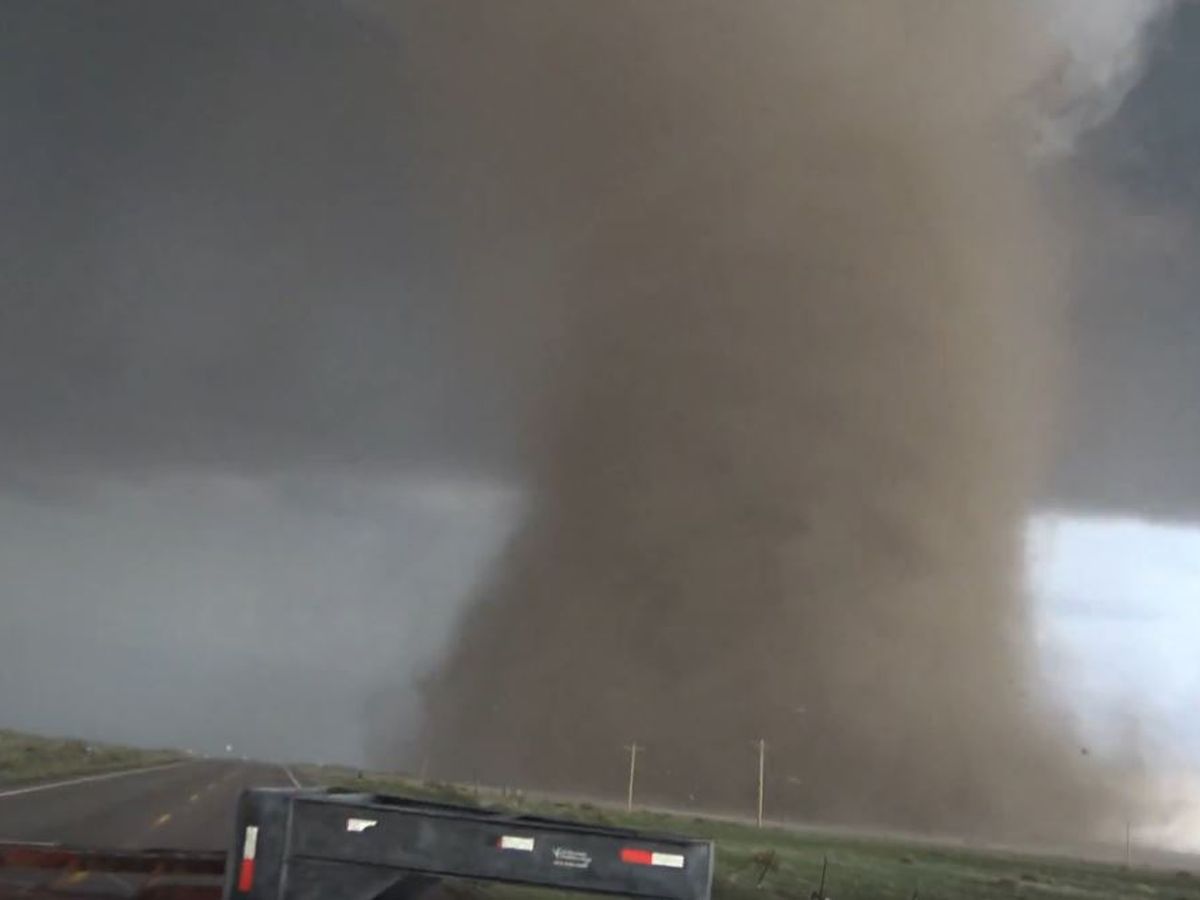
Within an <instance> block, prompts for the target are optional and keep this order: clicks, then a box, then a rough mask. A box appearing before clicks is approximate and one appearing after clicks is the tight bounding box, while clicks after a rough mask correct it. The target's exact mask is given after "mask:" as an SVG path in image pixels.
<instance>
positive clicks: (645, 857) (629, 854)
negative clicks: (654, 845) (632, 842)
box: [621, 847, 654, 866]
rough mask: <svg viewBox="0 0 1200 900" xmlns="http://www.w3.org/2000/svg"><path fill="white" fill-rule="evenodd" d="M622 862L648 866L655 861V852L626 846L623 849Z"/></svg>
mask: <svg viewBox="0 0 1200 900" xmlns="http://www.w3.org/2000/svg"><path fill="white" fill-rule="evenodd" d="M621 862H624V863H632V864H633V865H635V866H648V865H650V864H651V863H652V862H654V854H653V853H651V852H650V851H649V850H635V849H634V848H632V847H626V848H624V849H623V850H622V851H621Z"/></svg>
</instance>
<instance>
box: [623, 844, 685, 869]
mask: <svg viewBox="0 0 1200 900" xmlns="http://www.w3.org/2000/svg"><path fill="white" fill-rule="evenodd" d="M621 862H624V863H629V864H631V865H635V866H667V867H668V868H671V869H682V868H683V857H682V856H680V855H679V854H678V853H654V852H652V851H650V850H637V849H635V848H633V847H626V848H625V849H624V850H622V851H621Z"/></svg>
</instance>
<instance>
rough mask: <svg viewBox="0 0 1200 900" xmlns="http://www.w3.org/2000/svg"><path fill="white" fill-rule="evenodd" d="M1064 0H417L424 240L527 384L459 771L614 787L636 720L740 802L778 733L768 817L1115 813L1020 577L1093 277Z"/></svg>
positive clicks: (398, 13) (431, 697)
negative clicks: (1042, 129) (1038, 151)
mask: <svg viewBox="0 0 1200 900" xmlns="http://www.w3.org/2000/svg"><path fill="white" fill-rule="evenodd" d="M1038 6H1039V5H1037V4H1009V3H970V4H967V3H957V2H937V0H921V2H896V3H881V2H840V3H836V4H835V3H807V4H806V3H794V2H791V0H789V2H757V3H754V4H741V3H730V2H727V0H726V2H712V3H688V4H681V3H672V2H658V3H646V2H644V0H639V2H606V3H604V4H593V5H586V6H585V5H579V4H559V3H543V2H528V0H521V2H510V3H506V4H502V5H501V4H494V5H493V4H477V3H455V2H451V3H446V2H438V3H428V4H426V3H416V4H405V5H402V6H399V7H395V8H392V9H391V10H390V11H389V12H388V15H390V16H392V17H393V21H394V22H395V23H396V24H397V26H398V27H397V30H396V33H397V34H398V35H400V36H401V39H402V52H403V53H404V55H405V58H406V60H407V65H408V68H409V71H410V77H411V82H410V84H409V86H408V89H409V90H410V91H411V92H412V93H411V96H412V97H413V98H419V101H420V102H419V103H418V104H417V105H418V109H417V110H416V112H417V113H418V115H416V116H415V117H414V121H416V122H418V125H417V126H416V127H415V129H414V134H413V146H414V147H415V148H417V149H415V150H414V165H415V166H416V170H417V171H418V172H420V173H421V175H422V177H421V178H419V179H414V183H415V184H419V185H421V187H420V188H418V190H419V191H420V194H421V196H420V198H418V199H417V202H416V208H419V209H423V210H425V218H424V219H423V220H422V224H423V226H424V227H426V228H427V229H428V232H427V233H428V234H430V235H432V237H433V240H435V241H436V242H437V244H438V246H439V248H440V253H439V256H440V258H439V259H438V260H436V261H435V262H434V265H438V266H441V267H442V271H443V276H444V278H445V285H446V290H447V292H448V293H449V294H451V295H452V296H453V297H454V299H455V300H457V301H459V302H461V303H463V305H464V308H466V309H468V310H470V311H471V315H472V317H473V320H474V323H473V325H472V326H471V327H474V328H475V329H476V335H477V340H478V344H479V346H480V348H481V350H480V352H481V353H485V354H486V353H493V354H496V355H497V356H498V357H500V358H501V359H508V360H510V362H511V363H512V366H513V367H514V368H516V369H519V370H520V372H521V373H522V374H523V381H522V384H523V386H524V390H525V391H526V401H525V404H524V406H523V409H524V410H525V413H524V414H525V419H524V421H523V426H524V428H525V433H526V435H527V445H526V447H525V457H524V458H525V459H526V461H527V468H526V471H525V472H524V473H523V474H524V478H525V481H526V487H527V493H528V508H527V513H526V516H525V520H524V522H523V524H522V526H521V528H520V529H519V531H518V533H517V535H516V536H515V537H514V539H513V541H512V543H511V545H510V547H509V549H508V552H507V554H506V555H505V556H504V558H503V560H502V561H501V562H500V564H499V565H498V566H497V567H496V569H495V571H494V573H493V577H492V578H491V579H490V580H489V581H488V583H487V584H486V586H485V587H484V589H483V590H482V591H481V592H480V595H479V597H478V600H477V603H476V605H475V606H474V608H473V609H472V611H471V612H470V613H469V614H468V616H467V617H466V619H465V621H464V622H463V624H462V627H461V630H460V635H459V639H458V641H457V644H456V645H455V647H454V649H453V651H452V652H451V653H450V655H449V656H448V657H447V658H446V659H445V661H444V663H443V664H442V665H441V666H440V667H439V669H438V670H437V671H436V672H434V673H433V674H432V675H431V677H430V679H429V683H428V684H427V686H426V689H425V701H426V709H427V724H426V729H425V735H424V737H423V739H422V747H423V749H422V750H421V753H422V756H423V758H428V759H430V760H431V761H432V763H431V772H433V773H434V774H437V775H439V776H444V777H452V778H470V777H478V778H480V779H482V780H484V781H485V782H487V781H490V782H493V783H499V784H523V785H529V786H539V787H543V788H553V789H559V790H566V791H572V792H577V793H578V792H598V793H606V792H607V793H614V794H615V793H616V792H617V791H618V790H619V789H620V786H621V784H622V774H621V772H622V756H621V754H622V750H621V747H622V745H623V744H626V743H629V742H630V741H631V740H636V741H637V742H638V743H639V744H641V745H644V746H645V747H646V751H645V756H644V759H645V762H644V763H642V760H641V758H640V759H639V763H640V764H641V771H642V773H643V775H642V781H641V789H642V790H643V791H644V793H645V794H646V795H647V796H654V797H657V798H661V799H663V800H666V801H670V802H680V803H695V804H697V805H704V806H709V807H726V808H732V807H737V806H742V807H744V806H745V804H746V803H747V802H749V798H750V797H751V796H752V791H753V778H754V774H755V770H754V765H755V762H754V760H755V753H756V751H755V750H754V742H755V741H756V740H757V739H759V738H765V739H766V740H767V742H768V745H769V747H770V753H771V757H770V759H771V765H770V767H769V769H770V773H771V774H770V782H769V791H770V796H771V798H772V801H771V802H772V803H773V804H775V806H776V811H777V812H778V813H783V812H793V813H796V814H804V815H806V816H808V817H811V818H830V819H842V820H851V821H869V822H872V823H877V824H897V825H903V826H910V827H913V826H915V827H925V828H939V829H940V828H955V829H960V830H971V829H978V830H988V831H992V832H997V831H1004V832H1018V831H1019V832H1021V833H1023V834H1026V835H1028V834H1030V833H1046V834H1050V833H1071V834H1073V835H1078V834H1080V830H1081V829H1083V828H1087V827H1090V826H1096V827H1099V826H1100V824H1101V822H1102V820H1103V819H1104V817H1105V816H1106V815H1107V814H1108V813H1109V812H1110V811H1111V810H1112V809H1113V808H1114V802H1115V800H1114V794H1113V792H1112V791H1111V790H1110V789H1109V788H1108V787H1107V786H1106V783H1105V780H1104V777H1103V773H1101V772H1098V771H1096V764H1095V763H1094V762H1093V761H1092V760H1090V759H1089V758H1087V757H1086V756H1085V755H1082V754H1081V753H1080V748H1079V747H1078V744H1077V743H1074V742H1073V739H1072V736H1071V734H1070V729H1069V726H1068V725H1066V724H1064V723H1063V722H1062V718H1061V716H1060V715H1058V713H1057V711H1056V710H1054V709H1053V708H1050V706H1049V702H1048V701H1044V700H1043V699H1041V697H1042V695H1041V694H1040V693H1039V691H1038V689H1037V686H1036V684H1035V683H1034V681H1033V679H1032V676H1031V659H1030V657H1031V651H1032V640H1031V635H1030V633H1029V629H1028V621H1027V615H1026V606H1025V601H1024V598H1023V591H1022V585H1021V582H1020V572H1021V567H1020V559H1021V530H1022V527H1023V524H1024V520H1025V516H1026V514H1027V512H1028V509H1029V506H1030V504H1031V502H1032V500H1033V498H1034V497H1035V495H1036V492H1037V489H1038V485H1039V479H1040V477H1041V469H1042V464H1043V461H1044V456H1045V455H1046V450H1047V448H1046V441H1045V438H1044V436H1045V435H1046V434H1047V433H1048V431H1049V422H1050V421H1051V416H1052V414H1053V397H1054V393H1055V392H1054V385H1055V381H1056V379H1055V377H1054V371H1053V365H1052V360H1053V358H1054V354H1055V350H1056V346H1057V327H1058V317H1059V314H1060V311H1061V304H1062V300H1063V298H1064V297H1065V296H1066V295H1067V294H1068V293H1069V290H1070V273H1069V272H1067V271H1066V269H1065V266H1064V264H1063V262H1062V261H1063V260H1064V259H1066V258H1068V257H1069V250H1070V240H1069V239H1068V238H1067V237H1066V236H1065V235H1064V234H1063V233H1062V229H1061V226H1062V222H1061V221H1060V219H1059V217H1058V216H1057V215H1056V213H1055V212H1054V211H1053V210H1049V209H1047V208H1045V201H1044V200H1043V199H1042V198H1041V195H1040V193H1039V191H1038V184H1037V178H1036V177H1035V175H1034V174H1033V173H1032V165H1033V163H1032V162H1031V157H1032V156H1033V155H1034V154H1033V153H1032V150H1031V148H1032V147H1033V146H1034V145H1035V144H1036V143H1037V141H1038V139H1039V138H1038V134H1037V133H1036V132H1037V129H1036V128H1035V127H1032V126H1031V124H1030V122H1031V119H1033V118H1036V116H1037V114H1038V109H1039V107H1038V103H1039V99H1038V98H1039V97H1040V96H1041V95H1042V94H1044V92H1045V84H1046V83H1047V80H1053V78H1054V72H1055V71H1056V68H1055V67H1056V66H1058V67H1061V53H1062V52H1063V48H1062V47H1061V46H1060V45H1058V44H1056V43H1055V42H1054V41H1053V40H1052V39H1051V38H1050V37H1047V36H1046V29H1045V28H1044V27H1043V26H1044V24H1045V22H1044V21H1043V19H1042V16H1041V13H1040V12H1039V9H1038ZM1031 98H1032V99H1031ZM1054 102H1055V103H1059V102H1061V97H1057V98H1055V99H1054ZM1031 110H1032V112H1033V115H1032V116H1031Z"/></svg>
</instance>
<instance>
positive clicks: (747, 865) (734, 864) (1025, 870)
mask: <svg viewBox="0 0 1200 900" xmlns="http://www.w3.org/2000/svg"><path fill="white" fill-rule="evenodd" d="M297 772H298V773H299V774H300V776H301V778H302V779H305V780H306V781H307V782H310V783H324V784H330V785H337V786H340V787H346V788H351V789H353V790H365V791H379V792H384V793H398V794H405V795H409V796H415V797H421V798H425V799H436V800H445V801H452V802H460V803H479V804H480V805H485V806H491V807H496V806H500V807H504V808H510V809H513V810H519V811H522V812H531V813H538V814H547V815H555V816H559V817H562V818H570V819H576V820H579V821H589V822H597V823H601V824H606V825H617V826H628V827H633V828H642V829H647V830H653V831H670V832H676V833H682V834H687V835H692V836H696V837H703V838H708V839H711V840H713V841H715V842H716V846H717V868H716V876H715V880H714V886H713V895H714V898H715V900H750V898H757V900H810V898H811V897H812V896H813V895H814V893H813V892H815V891H816V889H817V887H818V885H819V883H820V880H821V869H822V865H823V864H824V863H825V860H828V869H827V873H826V883H825V896H826V897H829V898H832V900H912V898H913V897H917V898H919V900H1002V898H1014V897H1019V898H1025V900H1134V898H1148V900H1200V871H1194V872H1187V871H1183V870H1179V871H1173V870H1169V869H1168V870H1160V869H1141V868H1137V867H1134V868H1130V869H1125V868H1124V867H1122V866H1117V865H1107V864H1101V863H1091V862H1081V861H1076V860H1070V859H1063V858H1055V857H1038V856H1028V855H1017V854H1009V853H998V852H997V853H992V852H983V851H973V850H965V849H961V848H950V847H938V846H935V845H932V844H927V843H921V844H913V843H904V842H902V841H899V840H885V839H878V838H870V839H868V838H853V837H847V836H845V835H836V836H835V835H829V834H820V833H816V832H811V831H797V830H792V829H785V828H763V829H759V828H755V827H753V826H752V825H745V824H740V823H735V822H727V821H723V820H715V819H706V818H701V817H682V816H677V815H667V814H662V813H653V812H638V811H636V810H635V811H634V812H633V813H631V814H630V813H626V812H624V810H616V809H612V808H608V807H605V808H600V807H597V806H593V805H590V804H587V803H580V804H570V803H555V802H550V801H544V800H538V801H532V800H529V799H526V798H522V797H519V796H512V795H510V796H507V797H503V796H501V795H499V794H496V793H491V792H486V791H485V792H482V793H481V794H480V795H479V796H476V794H475V792H474V791H472V790H471V789H469V788H462V787H458V786H455V785H443V784H422V783H421V782H418V781H413V780H408V779H401V778H392V777H385V776H377V775H373V774H369V773H368V774H365V775H360V773H358V772H356V771H354V770H350V769H339V768H331V767H326V768H317V767H299V768H298V769H297ZM481 893H482V894H483V895H484V896H487V897H490V898H495V900H517V898H525V897H528V898H531V900H532V898H537V897H541V898H550V897H555V898H556V900H557V898H558V897H560V896H562V895H556V894H555V893H554V892H550V891H536V890H531V889H528V888H516V887H490V886H489V887H484V886H472V888H471V890H470V891H469V892H464V896H470V895H473V896H479V894H481Z"/></svg>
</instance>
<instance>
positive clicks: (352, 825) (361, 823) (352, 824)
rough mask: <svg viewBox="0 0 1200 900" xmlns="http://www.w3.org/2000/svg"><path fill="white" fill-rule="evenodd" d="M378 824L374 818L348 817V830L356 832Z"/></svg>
mask: <svg viewBox="0 0 1200 900" xmlns="http://www.w3.org/2000/svg"><path fill="white" fill-rule="evenodd" d="M378 824H379V823H378V822H377V821H375V820H374V819H347V820H346V830H347V831H355V832H358V831H366V830H367V829H368V828H374V827H375V826H376V825H378Z"/></svg>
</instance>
